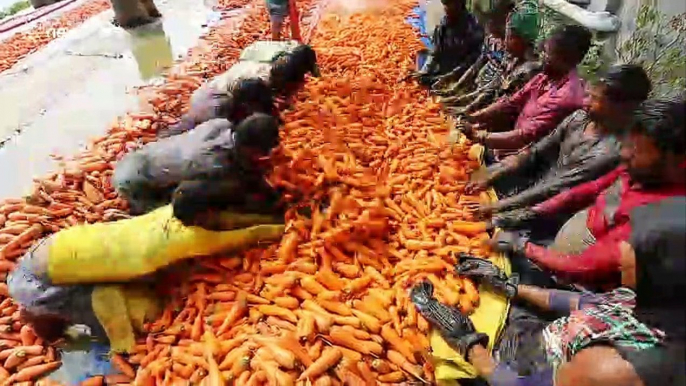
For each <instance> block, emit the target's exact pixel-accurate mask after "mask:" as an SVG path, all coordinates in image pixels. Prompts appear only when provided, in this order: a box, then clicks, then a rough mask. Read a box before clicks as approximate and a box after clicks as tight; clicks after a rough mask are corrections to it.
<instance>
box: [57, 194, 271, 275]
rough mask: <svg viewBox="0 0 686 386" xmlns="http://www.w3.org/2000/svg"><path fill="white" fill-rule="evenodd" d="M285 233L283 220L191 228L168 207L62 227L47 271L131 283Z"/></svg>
mask: <svg viewBox="0 0 686 386" xmlns="http://www.w3.org/2000/svg"><path fill="white" fill-rule="evenodd" d="M283 231H284V225H281V224H264V225H257V226H252V227H248V228H244V229H238V230H232V231H224V232H213V231H208V230H205V229H202V228H199V227H186V226H184V225H183V224H181V222H180V221H178V220H177V219H176V218H174V217H173V213H172V208H171V206H164V207H162V208H159V209H157V210H155V211H153V212H150V213H148V214H145V215H142V216H138V217H135V218H132V219H128V220H121V221H116V222H111V223H102V224H87V225H80V226H75V227H72V228H69V229H65V230H63V231H60V232H59V233H57V234H56V235H55V237H54V240H53V242H52V244H51V246H50V258H49V262H48V273H49V276H50V279H51V281H52V282H53V283H54V284H56V285H64V284H82V283H112V282H128V281H130V280H132V279H135V278H139V277H141V276H144V275H147V274H150V273H153V272H155V271H157V270H159V269H160V268H163V267H165V266H168V265H170V264H172V263H174V262H177V261H179V260H183V259H188V258H193V257H198V256H208V255H213V254H216V253H219V252H226V251H229V250H237V249H242V248H246V247H248V246H251V245H253V244H256V243H258V242H260V241H267V240H278V239H279V238H280V237H281V236H282V235H283Z"/></svg>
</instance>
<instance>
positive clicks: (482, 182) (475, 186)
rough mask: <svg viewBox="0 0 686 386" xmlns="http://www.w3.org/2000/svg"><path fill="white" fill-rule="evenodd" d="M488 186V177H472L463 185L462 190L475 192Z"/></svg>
mask: <svg viewBox="0 0 686 386" xmlns="http://www.w3.org/2000/svg"><path fill="white" fill-rule="evenodd" d="M489 186H490V181H489V179H488V177H482V178H474V179H473V180H471V181H469V182H468V183H467V186H465V188H464V190H465V193H467V194H476V193H479V192H483V191H484V190H486V189H488V187H489Z"/></svg>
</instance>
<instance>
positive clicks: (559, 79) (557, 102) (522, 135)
mask: <svg viewBox="0 0 686 386" xmlns="http://www.w3.org/2000/svg"><path fill="white" fill-rule="evenodd" d="M590 46H591V32H590V31H589V30H588V29H586V28H584V27H581V26H575V25H570V26H563V27H560V28H558V29H557V30H556V31H555V32H554V33H553V34H552V36H551V37H550V38H548V39H547V41H546V42H545V46H544V50H543V53H542V58H541V59H542V61H543V73H541V74H539V75H537V76H535V77H534V78H533V79H531V81H529V83H527V84H526V85H525V86H524V88H522V89H521V90H519V91H518V92H517V93H515V94H514V95H512V96H509V97H505V98H501V99H499V100H498V101H497V102H495V103H494V104H492V105H490V106H488V107H486V108H485V109H482V110H479V111H477V112H475V113H473V114H471V115H468V116H467V117H466V118H467V119H468V120H469V121H472V122H476V123H478V126H471V125H467V126H466V127H465V134H466V135H467V136H468V137H469V138H470V139H471V140H473V141H475V142H477V143H481V144H483V145H484V146H486V148H487V149H488V151H489V154H491V155H492V156H494V157H495V158H496V160H499V158H500V157H501V156H504V155H509V154H514V153H517V152H518V151H519V150H521V149H522V148H525V147H527V146H528V145H530V144H531V143H534V142H536V141H537V140H539V139H540V138H542V137H544V136H546V135H547V134H548V133H550V132H551V131H552V130H553V129H554V128H555V127H557V125H559V124H560V123H561V122H562V120H564V119H565V118H566V117H567V116H568V115H569V114H571V113H572V112H574V111H576V110H578V109H580V108H581V107H582V106H583V100H584V86H583V83H582V81H581V79H580V78H579V76H578V74H577V72H576V66H577V65H578V64H579V63H580V62H581V61H582V60H583V58H584V56H586V52H588V49H589V48H590ZM511 114H513V115H517V116H518V117H517V121H516V123H515V125H514V128H513V129H507V130H506V131H502V130H499V129H501V128H498V127H493V125H490V126H489V124H491V123H493V122H494V121H496V120H497V119H502V117H503V115H511ZM482 126H483V127H487V128H488V129H489V131H486V130H477V128H482ZM496 131H498V132H496ZM489 158H491V160H489V161H492V158H493V157H491V156H489ZM489 163H490V162H489Z"/></svg>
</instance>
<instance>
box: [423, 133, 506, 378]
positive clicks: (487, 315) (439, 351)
mask: <svg viewBox="0 0 686 386" xmlns="http://www.w3.org/2000/svg"><path fill="white" fill-rule="evenodd" d="M456 140H457V141H456V142H459V137H458V138H456ZM483 153H484V149H483V147H482V146H479V145H475V146H473V147H472V148H471V149H470V151H469V157H470V158H472V159H478V160H482V159H483ZM480 172H483V170H482V171H480ZM488 195H489V196H490V198H491V201H496V200H497V199H498V198H497V196H496V194H495V191H493V189H490V190H489V191H488ZM491 261H492V262H493V263H494V264H495V265H497V266H498V267H500V268H501V269H502V270H504V271H505V272H506V273H507V274H508V275H509V274H510V273H511V272H512V268H511V266H510V261H509V260H508V259H507V258H506V257H505V256H503V255H502V254H497V255H494V256H491ZM479 297H480V304H479V307H478V308H477V309H476V310H475V311H474V313H473V314H472V315H471V316H470V319H471V320H472V323H474V327H475V328H476V329H477V331H479V332H483V333H485V334H487V335H488V337H489V338H490V339H489V343H488V349H489V350H492V349H493V345H494V344H495V342H496V341H497V339H498V337H499V336H500V333H501V332H502V329H503V328H504V327H505V321H506V319H507V314H508V311H509V302H508V301H507V299H506V298H504V297H503V296H500V295H497V294H494V293H493V292H490V291H488V290H487V289H485V288H483V287H479ZM430 339H431V348H432V352H433V356H434V360H435V362H436V363H435V365H436V373H435V375H436V381H437V383H438V384H439V385H442V386H452V385H459V379H465V378H476V376H477V373H476V370H475V369H474V367H473V366H472V365H471V364H469V363H468V362H467V361H466V360H465V359H464V358H463V357H462V356H460V355H459V354H458V353H457V352H455V350H453V349H452V348H450V346H448V344H447V343H446V342H445V341H444V340H443V338H441V337H440V335H439V334H438V333H436V332H432V333H431V336H430Z"/></svg>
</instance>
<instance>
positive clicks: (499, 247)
mask: <svg viewBox="0 0 686 386" xmlns="http://www.w3.org/2000/svg"><path fill="white" fill-rule="evenodd" d="M527 241H528V240H527V239H526V238H525V237H523V236H522V235H520V234H519V232H498V233H496V234H495V235H494V236H493V238H492V239H490V240H489V241H488V244H489V246H490V247H491V248H492V249H493V250H494V251H497V252H502V253H521V252H524V247H525V246H526V243H527Z"/></svg>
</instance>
